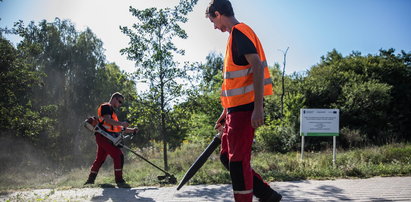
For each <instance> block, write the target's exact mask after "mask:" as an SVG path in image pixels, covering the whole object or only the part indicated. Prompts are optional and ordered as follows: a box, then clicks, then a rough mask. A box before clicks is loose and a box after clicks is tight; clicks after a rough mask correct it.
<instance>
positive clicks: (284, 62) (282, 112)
mask: <svg viewBox="0 0 411 202" xmlns="http://www.w3.org/2000/svg"><path fill="white" fill-rule="evenodd" d="M289 48H290V47H287V49H286V50H285V51H283V50H280V49H279V51H281V52H282V53H283V55H284V61H283V72H282V73H283V75H282V78H281V83H282V89H283V92H282V93H281V119H282V118H283V116H284V94H285V86H284V77H285V64H286V58H287V52H288V49H289Z"/></svg>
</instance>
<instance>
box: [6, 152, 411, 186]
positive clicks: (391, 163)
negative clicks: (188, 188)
mask: <svg viewBox="0 0 411 202" xmlns="http://www.w3.org/2000/svg"><path fill="white" fill-rule="evenodd" d="M204 148H205V146H204V145H194V144H184V145H183V146H182V147H181V148H179V149H177V150H176V151H174V152H170V153H169V156H168V159H169V167H170V171H169V172H170V173H173V174H174V175H175V176H176V177H177V180H180V179H181V178H182V177H183V175H184V173H185V171H186V170H187V169H188V168H189V167H190V166H191V164H192V163H193V162H194V161H195V159H196V158H197V157H198V155H199V154H201V152H202V151H203V149H204ZM125 153H126V160H125V166H124V178H125V180H126V181H127V182H128V183H129V184H130V185H131V186H133V187H137V186H153V185H159V183H158V181H157V176H159V175H164V174H163V173H162V172H161V171H158V170H157V169H155V168H154V167H152V166H151V165H149V164H148V163H146V162H145V161H143V160H141V159H139V158H138V157H136V156H134V155H133V154H132V153H127V152H125ZM139 153H141V154H143V155H144V156H147V157H148V159H149V160H150V161H152V162H153V163H154V164H156V165H158V166H160V167H163V161H162V156H161V154H162V152H161V151H150V152H147V151H146V153H142V152H139ZM252 166H253V168H254V170H256V171H257V172H258V173H260V174H261V176H262V177H263V178H264V179H265V180H267V181H290V180H304V179H336V178H368V177H373V176H410V175H411V144H391V145H386V146H382V147H369V148H364V149H352V150H349V151H341V150H338V151H337V160H336V165H335V167H334V166H333V164H332V151H324V152H316V153H312V152H305V153H304V160H300V153H298V152H290V153H287V154H278V153H264V152H260V153H255V154H254V155H253V157H252ZM88 172H89V167H83V168H76V169H72V170H71V171H69V172H63V171H60V172H59V171H47V170H46V171H42V170H33V171H31V172H28V171H25V172H23V173H21V172H20V173H19V171H17V170H16V171H14V172H2V173H1V174H0V190H3V192H4V191H10V190H13V189H31V188H53V189H55V188H57V189H66V188H73V187H83V183H84V182H85V180H86V179H87V176H88ZM215 183H230V175H229V173H228V171H226V170H225V168H224V167H223V166H222V165H221V163H220V161H219V156H218V151H216V152H215V153H213V155H212V156H211V157H210V159H209V160H208V161H207V162H206V163H205V165H204V166H203V167H202V168H201V169H200V170H199V172H198V173H197V174H196V175H195V176H194V177H193V178H192V179H191V180H190V182H189V184H215ZM102 184H112V185H115V183H114V173H113V167H112V162H111V159H110V158H108V159H107V160H106V163H105V165H104V166H103V167H102V169H101V170H100V173H99V175H98V177H97V180H96V184H94V185H91V187H98V186H101V185H102Z"/></svg>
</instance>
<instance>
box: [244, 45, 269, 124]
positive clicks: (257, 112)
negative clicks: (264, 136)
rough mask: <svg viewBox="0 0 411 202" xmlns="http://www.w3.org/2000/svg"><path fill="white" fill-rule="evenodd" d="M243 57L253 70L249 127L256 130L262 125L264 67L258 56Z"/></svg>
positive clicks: (246, 55)
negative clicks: (252, 100)
mask: <svg viewBox="0 0 411 202" xmlns="http://www.w3.org/2000/svg"><path fill="white" fill-rule="evenodd" d="M244 56H245V58H246V60H247V61H248V63H249V64H251V68H252V70H253V86H254V111H253V114H252V116H251V125H252V126H253V128H258V127H259V126H261V125H263V124H264V109H263V96H264V84H263V80H264V67H263V64H262V62H261V60H260V57H259V56H258V54H256V53H253V54H245V55H244Z"/></svg>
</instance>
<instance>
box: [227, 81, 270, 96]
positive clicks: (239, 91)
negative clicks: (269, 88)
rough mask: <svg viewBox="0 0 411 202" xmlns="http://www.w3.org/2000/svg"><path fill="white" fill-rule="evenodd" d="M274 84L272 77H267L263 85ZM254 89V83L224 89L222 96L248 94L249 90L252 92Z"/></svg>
mask: <svg viewBox="0 0 411 202" xmlns="http://www.w3.org/2000/svg"><path fill="white" fill-rule="evenodd" d="M271 84H272V80H271V78H266V79H264V81H263V85H264V86H265V85H271ZM253 90H254V84H251V85H248V86H244V87H241V88H235V89H230V90H223V91H222V92H221V96H222V97H229V96H235V95H242V94H246V93H248V92H251V91H253Z"/></svg>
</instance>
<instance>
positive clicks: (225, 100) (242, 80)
mask: <svg viewBox="0 0 411 202" xmlns="http://www.w3.org/2000/svg"><path fill="white" fill-rule="evenodd" d="M234 28H236V29H238V30H239V31H240V32H242V33H243V34H244V35H245V36H247V37H248V38H249V39H250V40H251V42H252V43H253V44H254V46H255V48H256V49H257V54H258V55H259V57H260V60H261V62H262V64H263V67H264V81H263V85H264V94H263V95H264V96H266V95H271V94H273V89H272V88H273V87H272V80H271V78H270V72H269V70H268V66H267V60H266V58H265V54H264V50H263V47H262V45H261V43H260V40H259V39H258V37H257V35H256V34H255V33H254V31H253V30H252V29H251V28H250V27H249V26H247V25H246V24H244V23H240V24H237V25H235V26H234V27H233V29H232V30H231V34H230V37H229V38H228V43H227V48H226V53H225V58H224V69H223V78H224V80H223V85H222V88H221V90H222V92H221V96H220V98H221V104H222V106H223V107H224V108H230V107H236V106H240V105H244V104H249V103H251V102H254V86H253V70H252V68H251V64H248V65H246V66H240V65H236V64H235V63H234V61H233V53H232V48H231V46H232V41H233V39H232V31H233V30H234Z"/></svg>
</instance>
